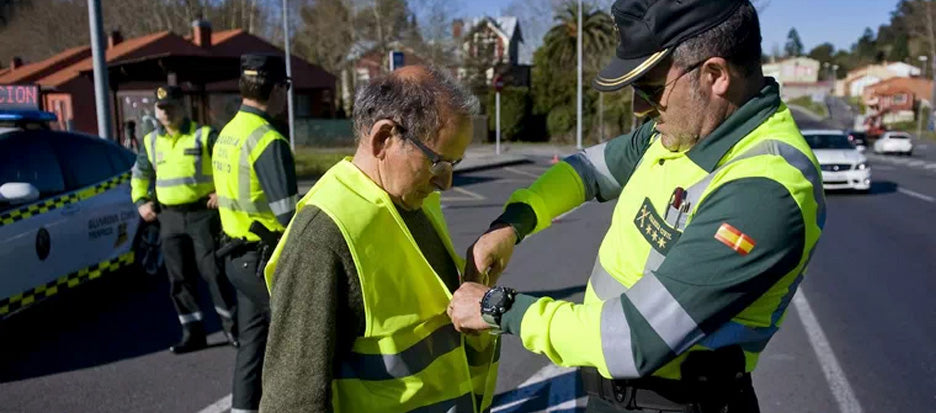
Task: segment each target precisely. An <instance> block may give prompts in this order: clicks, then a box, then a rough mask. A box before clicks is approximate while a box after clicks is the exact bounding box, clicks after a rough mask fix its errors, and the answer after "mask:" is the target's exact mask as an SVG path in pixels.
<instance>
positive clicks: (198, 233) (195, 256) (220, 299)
mask: <svg viewBox="0 0 936 413" xmlns="http://www.w3.org/2000/svg"><path fill="white" fill-rule="evenodd" d="M159 225H160V238H162V249H163V256H164V260H165V262H166V271H167V272H168V273H169V288H170V294H171V296H172V303H173V304H174V305H175V309H176V312H177V313H178V314H179V321H180V322H181V323H182V324H183V327H184V326H185V324H188V323H193V322H200V321H201V319H202V313H201V310H200V308H199V307H198V275H197V274H196V272H197V273H199V274H201V277H202V279H204V280H205V282H207V283H208V290H209V291H210V292H211V301H213V302H214V306H215V312H216V313H217V314H218V316H219V317H220V318H221V324H222V325H223V326H224V329H225V330H226V331H228V332H233V331H234V330H233V328H234V319H233V318H234V312H235V307H236V306H235V301H234V289H233V288H232V287H231V284H230V283H229V282H228V280H227V279H226V278H225V277H224V274H222V273H221V271H220V268H219V266H218V261H217V260H216V259H215V248H216V241H215V235H216V234H218V233H219V232H220V228H221V218H220V216H219V215H218V211H215V210H209V209H202V210H193V211H183V210H178V209H174V208H171V207H167V208H163V210H162V212H161V213H160V214H159Z"/></svg>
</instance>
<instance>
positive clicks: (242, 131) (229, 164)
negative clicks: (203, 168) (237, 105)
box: [212, 111, 295, 242]
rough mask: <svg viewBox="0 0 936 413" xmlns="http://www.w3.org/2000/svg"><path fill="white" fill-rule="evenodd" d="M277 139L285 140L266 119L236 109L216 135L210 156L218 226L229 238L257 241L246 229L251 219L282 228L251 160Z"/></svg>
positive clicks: (270, 226)
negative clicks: (216, 197) (219, 218)
mask: <svg viewBox="0 0 936 413" xmlns="http://www.w3.org/2000/svg"><path fill="white" fill-rule="evenodd" d="M277 139H282V140H284V141H285V140H286V138H284V137H283V135H281V134H280V133H279V132H277V131H276V129H275V128H274V127H273V125H271V124H270V123H269V122H268V121H267V120H265V119H263V118H262V117H260V116H258V115H256V114H253V113H249V112H245V111H240V112H237V114H236V115H234V118H233V119H231V121H230V122H228V124H227V125H225V126H224V129H222V130H221V133H220V135H219V136H218V142H216V143H215V146H214V154H213V155H214V156H213V158H212V166H213V169H214V184H215V189H216V191H217V194H218V209H219V210H220V214H221V227H222V228H223V230H224V233H225V234H227V235H228V236H229V237H231V238H245V239H246V240H247V241H250V242H255V241H259V240H260V238H259V237H258V236H257V235H255V234H254V233H252V232H250V231H249V229H250V224H251V223H252V222H253V221H257V222H259V223H261V224H263V226H265V227H267V229H269V230H270V231H274V232H282V231H283V230H284V229H285V228H284V227H283V225H282V224H280V222H279V221H278V220H277V219H276V213H275V211H273V209H272V208H271V207H270V201H269V200H268V199H267V196H266V193H264V192H263V188H262V187H261V185H260V181H259V180H258V179H257V173H256V171H255V170H254V167H253V165H254V161H256V160H257V158H259V157H260V155H261V154H263V151H264V150H266V148H267V146H268V145H270V143H272V142H273V141H275V140H277ZM293 200H295V198H293ZM289 209H291V205H290V206H289Z"/></svg>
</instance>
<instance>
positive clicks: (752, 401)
mask: <svg viewBox="0 0 936 413" xmlns="http://www.w3.org/2000/svg"><path fill="white" fill-rule="evenodd" d="M638 403H639V400H638ZM585 411H586V412H587V413H617V412H644V413H663V412H667V413H668V412H679V413H760V408H759V407H758V405H757V395H756V394H755V393H754V386H753V385H752V384H751V376H750V375H749V374H746V375H745V378H744V379H742V380H741V383H740V386H738V388H737V389H736V390H735V391H734V392H733V394H732V395H730V396H729V397H728V398H727V400H724V401H719V402H707V403H694V404H692V405H689V406H686V407H685V408H683V409H681V410H676V409H667V410H659V409H636V410H635V409H628V408H626V407H625V406H622V405H620V404H614V403H612V402H610V401H607V400H604V399H602V398H600V397H596V396H589V397H588V405H587V407H586V408H585Z"/></svg>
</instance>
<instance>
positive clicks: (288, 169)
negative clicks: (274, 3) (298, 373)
mask: <svg viewBox="0 0 936 413" xmlns="http://www.w3.org/2000/svg"><path fill="white" fill-rule="evenodd" d="M239 87H240V92H241V96H242V97H243V102H242V105H241V107H240V110H239V111H238V112H237V114H236V115H235V116H234V118H233V119H231V121H230V122H229V123H228V124H227V125H226V126H225V127H224V129H223V130H221V134H220V137H219V138H218V143H217V144H216V145H215V148H214V156H213V158H212V159H213V166H214V182H215V187H216V188H217V191H218V204H219V206H220V210H221V226H222V228H223V230H224V235H225V237H226V242H225V244H226V245H225V247H223V248H222V249H223V250H225V251H223V254H222V255H224V259H225V269H226V271H227V274H228V277H229V278H230V280H231V283H232V284H234V287H235V288H236V289H237V298H238V307H237V320H238V329H239V332H240V342H241V347H240V348H239V349H238V351H237V361H236V364H235V367H234V391H233V400H232V405H233V409H232V412H235V413H236V412H245V411H256V410H257V409H258V408H259V406H260V395H261V381H260V375H261V371H262V369H263V356H264V351H265V349H266V340H267V330H268V328H269V324H270V299H269V295H268V292H267V288H266V284H265V282H264V280H263V278H262V277H263V268H264V266H265V265H266V264H265V262H266V260H267V259H269V255H270V254H272V252H273V249H274V248H275V247H276V243H277V242H278V240H279V237H280V235H281V234H282V233H283V231H285V229H286V226H287V225H288V224H289V221H290V220H291V219H292V216H293V214H294V212H295V209H296V201H297V196H296V194H297V192H298V190H297V189H296V167H295V162H294V160H293V155H292V151H291V149H290V147H289V141H287V140H286V138H284V137H283V134H282V133H281V132H280V131H279V130H277V127H276V125H277V124H278V123H279V122H278V120H277V118H278V117H280V116H283V115H285V114H286V93H287V91H288V90H289V87H290V80H289V78H288V77H287V76H286V65H285V63H284V61H283V58H282V57H280V56H278V55H264V54H247V55H243V56H241V77H240V81H239Z"/></svg>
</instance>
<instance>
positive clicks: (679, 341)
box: [625, 272, 704, 354]
mask: <svg viewBox="0 0 936 413" xmlns="http://www.w3.org/2000/svg"><path fill="white" fill-rule="evenodd" d="M625 295H626V296H627V298H628V299H629V300H630V302H631V304H633V305H634V307H636V308H637V311H639V312H640V315H642V316H643V318H644V319H646V320H647V323H649V324H650V327H653V330H654V331H656V333H657V335H659V336H660V338H662V339H663V341H664V342H666V345H668V346H669V348H670V349H671V350H673V352H674V353H676V354H682V353H683V352H684V351H686V350H688V349H689V347H691V346H692V344H693V343H695V342H696V341H697V340H698V339H699V338H701V337H702V336H703V335H704V334H703V333H702V330H701V329H699V326H698V325H697V324H696V322H695V320H693V319H692V316H690V315H689V313H687V312H686V310H685V309H684V308H683V306H682V305H681V304H679V301H677V300H676V297H673V295H672V294H670V292H669V290H667V289H666V286H664V285H663V283H662V282H660V280H659V279H658V278H657V277H656V275H655V274H653V273H652V272H651V273H648V274H644V276H643V277H642V278H641V279H640V281H637V283H636V284H634V286H633V287H631V288H630V290H627V293H625Z"/></svg>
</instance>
